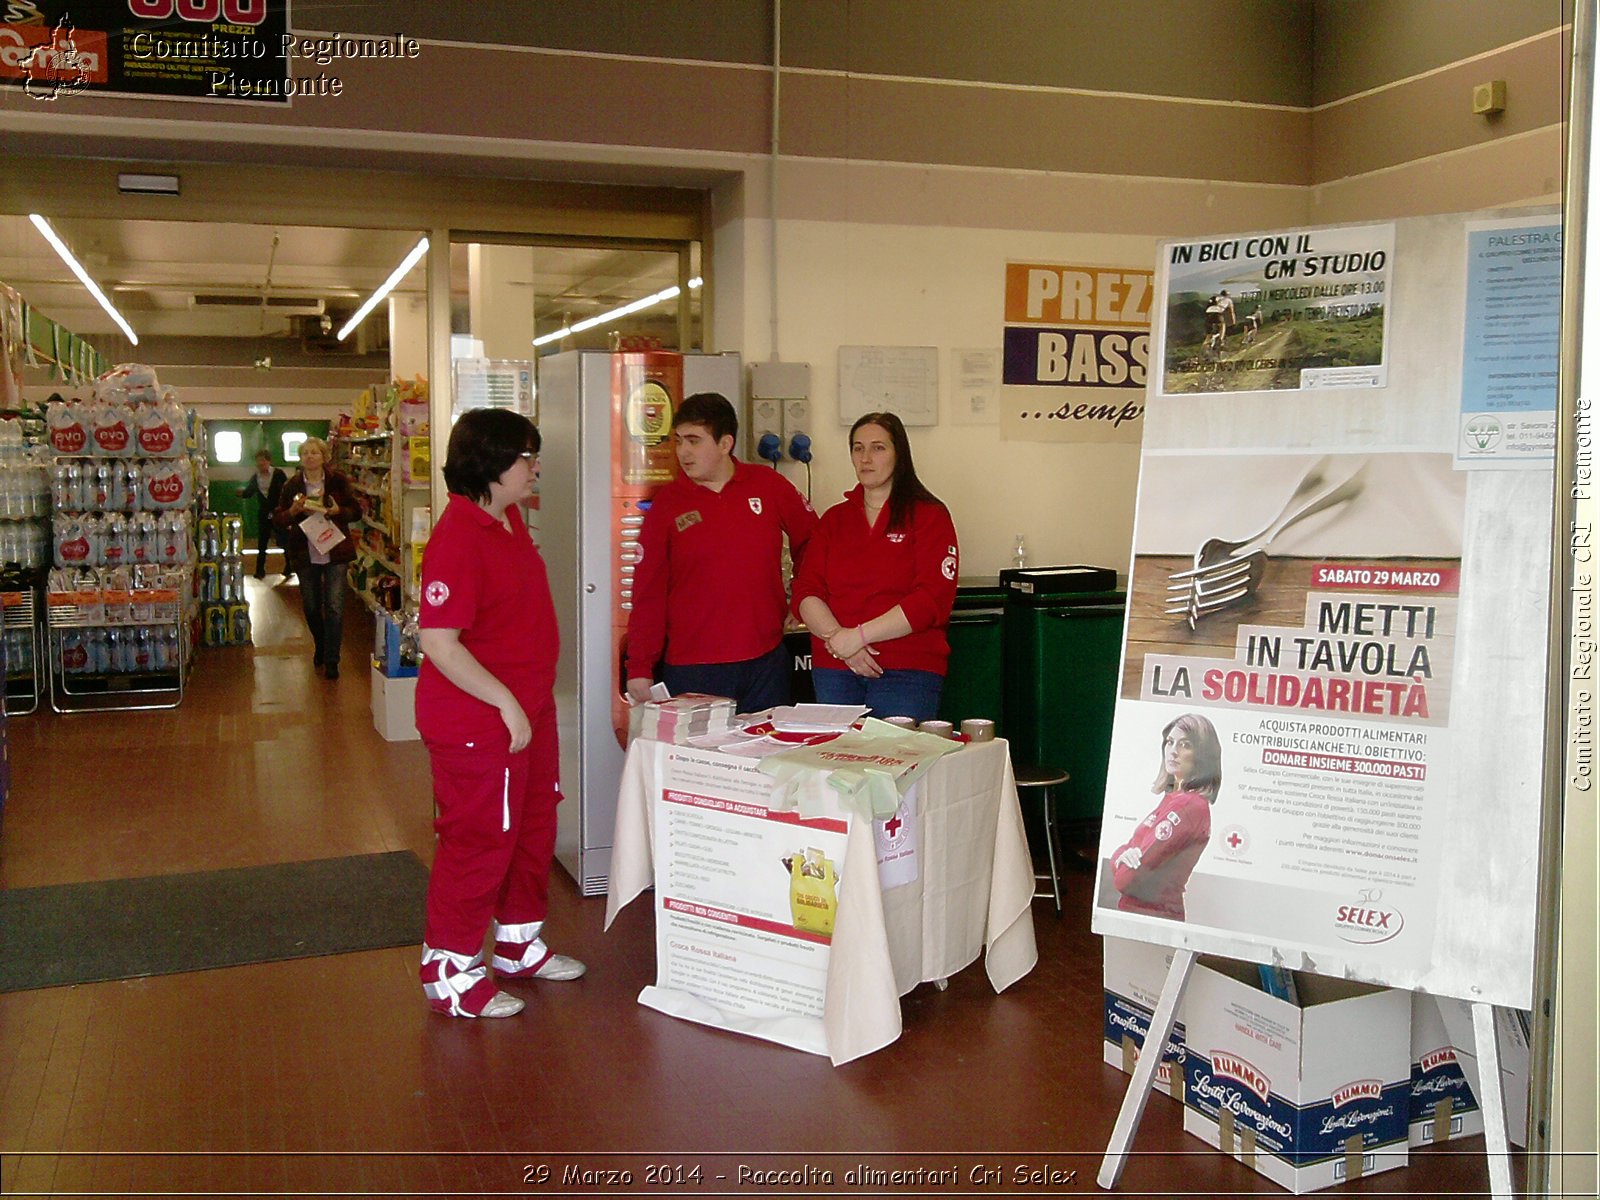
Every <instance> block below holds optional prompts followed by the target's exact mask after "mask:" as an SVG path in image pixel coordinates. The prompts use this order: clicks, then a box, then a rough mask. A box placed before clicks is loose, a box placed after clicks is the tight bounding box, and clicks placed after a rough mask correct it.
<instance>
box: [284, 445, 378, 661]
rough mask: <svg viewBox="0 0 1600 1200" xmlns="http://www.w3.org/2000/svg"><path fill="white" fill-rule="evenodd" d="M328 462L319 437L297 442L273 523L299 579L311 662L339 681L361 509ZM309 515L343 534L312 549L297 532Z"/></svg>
mask: <svg viewBox="0 0 1600 1200" xmlns="http://www.w3.org/2000/svg"><path fill="white" fill-rule="evenodd" d="M328 459H329V454H328V443H327V442H325V441H323V440H322V439H321V438H307V439H306V440H305V441H303V442H301V443H300V469H299V470H298V471H296V472H295V473H294V474H293V475H291V476H290V477H289V479H288V481H287V482H285V483H284V485H283V494H282V495H281V496H279V498H278V506H277V508H276V509H274V510H273V514H272V523H273V524H274V525H276V526H277V527H278V528H279V529H280V530H282V531H283V538H282V541H283V555H284V559H285V560H286V561H285V565H284V573H285V574H294V575H298V576H299V577H300V602H301V603H302V604H303V605H304V606H305V611H306V625H307V626H309V627H310V629H311V640H312V642H314V643H315V644H316V656H315V657H314V658H313V659H312V662H313V663H314V664H315V665H316V666H319V667H322V668H323V674H324V675H325V676H326V677H327V678H329V679H337V678H339V643H340V640H341V639H342V638H343V636H344V597H345V592H346V591H347V590H348V589H346V587H345V583H344V576H345V569H346V568H347V567H348V566H349V564H350V563H351V562H352V561H353V560H354V559H355V556H356V544H355V541H354V539H352V538H351V536H350V522H351V521H355V520H359V519H360V517H361V506H360V505H359V504H357V503H356V497H355V493H354V492H353V491H351V490H350V481H349V480H348V479H346V478H345V477H344V476H343V475H342V474H340V473H339V472H338V471H335V470H334V469H333V468H332V467H330V466H329V465H328ZM313 513H318V514H321V515H322V516H324V517H326V518H327V519H328V520H329V521H332V522H333V523H334V525H336V526H338V528H339V532H340V533H342V534H344V537H343V539H342V540H341V541H339V542H338V543H337V544H335V545H333V546H331V547H329V548H328V549H327V550H326V551H322V550H318V549H317V548H316V547H314V546H312V545H311V544H310V543H309V542H308V541H307V540H306V535H305V531H304V530H303V529H301V528H300V523H301V522H302V521H304V520H305V519H306V518H308V517H310V516H311V515H312V514H313Z"/></svg>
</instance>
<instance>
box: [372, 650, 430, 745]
mask: <svg viewBox="0 0 1600 1200" xmlns="http://www.w3.org/2000/svg"><path fill="white" fill-rule="evenodd" d="M372 727H373V728H374V729H376V730H377V731H378V732H379V733H380V734H382V735H383V739H384V741H386V742H411V741H416V740H417V739H418V738H419V737H421V735H420V734H419V733H418V732H417V677H416V676H415V675H409V676H406V677H405V678H401V679H391V678H390V677H389V676H387V675H385V674H384V673H383V672H382V671H380V670H378V668H377V667H376V666H374V667H373V668H372Z"/></svg>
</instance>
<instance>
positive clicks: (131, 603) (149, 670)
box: [47, 567, 194, 713]
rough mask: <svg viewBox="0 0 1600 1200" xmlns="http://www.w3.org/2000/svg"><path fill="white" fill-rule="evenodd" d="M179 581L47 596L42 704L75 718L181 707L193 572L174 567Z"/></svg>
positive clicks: (190, 659)
mask: <svg viewBox="0 0 1600 1200" xmlns="http://www.w3.org/2000/svg"><path fill="white" fill-rule="evenodd" d="M181 579H182V586H180V587H178V588H161V589H134V590H133V591H129V592H122V593H118V592H109V591H104V590H101V591H88V592H52V593H50V597H49V612H48V614H47V616H48V624H49V630H50V647H49V649H50V667H51V669H50V707H51V708H53V709H55V711H56V712H58V713H75V712H98V711H104V710H109V709H118V710H134V709H157V708H176V707H177V706H178V705H179V704H181V703H182V702H183V693H184V687H185V684H186V682H187V680H188V676H189V669H190V667H191V665H192V663H193V654H192V646H191V644H190V643H191V639H192V630H193V620H192V613H193V611H194V606H193V601H194V570H193V568H192V567H184V568H182V572H181ZM140 654H143V655H144V656H145V657H144V658H143V660H142V662H141V661H140V660H139V659H137V658H136V656H137V655H140Z"/></svg>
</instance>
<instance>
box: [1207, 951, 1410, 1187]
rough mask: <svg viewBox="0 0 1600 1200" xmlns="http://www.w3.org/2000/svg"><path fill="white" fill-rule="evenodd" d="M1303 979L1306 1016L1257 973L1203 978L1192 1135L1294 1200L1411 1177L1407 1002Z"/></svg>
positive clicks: (1248, 968)
mask: <svg viewBox="0 0 1600 1200" xmlns="http://www.w3.org/2000/svg"><path fill="white" fill-rule="evenodd" d="M1294 979H1295V986H1296V989H1297V990H1298V993H1299V1000H1300V1002H1299V1004H1298V1005H1296V1004H1291V1003H1290V1002H1289V1001H1287V1000H1280V999H1278V998H1277V997H1276V996H1272V995H1269V994H1268V993H1267V992H1265V991H1263V990H1262V988H1261V984H1260V973H1259V970H1258V968H1257V967H1256V966H1255V965H1254V964H1252V963H1235V962H1228V961H1227V960H1224V959H1208V960H1206V961H1205V962H1203V963H1201V964H1197V965H1196V966H1195V969H1194V972H1193V974H1192V975H1191V976H1190V979H1189V987H1188V990H1187V996H1186V998H1185V1006H1184V1017H1185V1035H1186V1036H1185V1039H1184V1067H1185V1074H1186V1076H1187V1079H1186V1081H1185V1085H1184V1112H1183V1127H1184V1129H1185V1130H1186V1131H1187V1132H1189V1133H1192V1134H1194V1135H1195V1136H1196V1137H1198V1138H1200V1139H1201V1140H1202V1141H1204V1142H1207V1143H1208V1144H1210V1145H1212V1146H1216V1147H1218V1148H1219V1149H1221V1150H1222V1151H1223V1153H1225V1154H1229V1155H1232V1156H1233V1157H1235V1158H1237V1159H1239V1161H1240V1162H1242V1163H1244V1164H1245V1165H1246V1166H1248V1167H1250V1168H1251V1169H1253V1170H1255V1171H1259V1172H1260V1173H1261V1174H1263V1175H1265V1176H1266V1177H1267V1178H1268V1179H1270V1180H1272V1181H1273V1182H1274V1183H1276V1184H1278V1185H1279V1186H1280V1187H1284V1188H1287V1189H1288V1190H1290V1191H1292V1192H1294V1193H1295V1194H1296V1195H1299V1194H1301V1193H1304V1192H1311V1191H1316V1190H1318V1189H1320V1188H1325V1187H1330V1186H1332V1185H1335V1184H1342V1183H1345V1182H1346V1181H1348V1180H1351V1179H1356V1178H1360V1177H1364V1176H1367V1175H1374V1174H1376V1173H1378V1172H1379V1171H1388V1170H1392V1169H1393V1168H1395V1167H1401V1166H1404V1165H1405V1164H1406V1162H1407V1161H1408V1158H1409V1155H1410V1151H1409V1147H1408V1145H1407V1141H1406V1132H1407V1126H1408V1123H1409V1118H1410V1112H1411V995H1410V993H1409V992H1402V991H1396V990H1393V989H1390V988H1377V987H1372V986H1370V985H1367V984H1361V983H1352V982H1350V981H1349V980H1344V979H1331V978H1325V977H1323V976H1318V975H1303V974H1298V973H1297V974H1296V975H1295V977H1294Z"/></svg>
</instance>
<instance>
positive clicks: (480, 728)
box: [416, 408, 584, 1017]
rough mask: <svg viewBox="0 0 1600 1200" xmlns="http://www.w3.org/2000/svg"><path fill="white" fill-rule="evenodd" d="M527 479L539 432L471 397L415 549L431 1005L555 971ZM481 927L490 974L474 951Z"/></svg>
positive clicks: (547, 619) (478, 1010)
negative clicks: (488, 941)
mask: <svg viewBox="0 0 1600 1200" xmlns="http://www.w3.org/2000/svg"><path fill="white" fill-rule="evenodd" d="M538 478H539V431H538V430H537V429H536V428H534V426H533V423H532V422H531V421H529V420H528V419H527V418H526V417H524V416H522V415H521V414H520V413H515V412H511V411H509V410H507V409H496V408H480V409H473V410H472V411H470V412H467V413H466V414H464V415H463V416H462V417H461V419H460V420H459V421H457V422H456V425H455V428H454V429H453V430H451V431H450V445H449V450H448V454H447V457H446V459H445V465H444V479H445V485H446V486H447V487H448V488H449V490H450V501H449V504H448V506H447V507H446V508H445V511H444V515H443V516H442V517H440V519H439V521H438V523H437V524H436V525H435V526H434V528H433V534H432V536H431V537H429V539H428V546H427V549H426V550H425V551H424V552H423V556H422V611H421V614H420V617H419V621H418V624H419V625H420V627H421V643H422V652H423V663H422V672H421V675H420V677H419V678H418V680H417V709H416V711H417V732H418V733H420V734H421V735H422V739H423V741H424V742H425V743H426V744H427V747H428V757H429V760H430V761H431V763H432V767H433V796H434V802H435V804H436V805H437V810H438V817H437V818H436V819H435V821H434V823H433V828H434V832H435V833H436V834H437V835H438V846H437V849H436V850H435V852H434V857H433V872H432V874H431V875H430V876H429V879H428V906H427V919H426V924H425V926H424V931H423V946H422V969H421V977H422V990H423V994H424V995H426V996H427V998H428V1003H429V1004H430V1005H431V1006H432V1008H433V1009H434V1011H435V1012H440V1013H444V1014H446V1015H448V1016H452V1017H510V1016H514V1015H516V1014H517V1013H518V1012H520V1011H522V1006H523V1001H522V999H521V998H520V997H518V996H513V995H512V994H511V993H509V992H504V991H500V990H498V989H497V986H496V985H497V982H504V981H506V980H510V979H516V980H531V979H545V980H568V979H577V978H578V977H579V976H580V975H582V974H583V973H584V965H583V964H582V963H581V962H579V961H578V960H577V959H575V958H569V957H567V956H566V955H564V954H552V953H551V952H550V949H549V948H548V947H547V946H546V945H545V944H544V940H543V938H542V936H541V934H542V933H543V930H544V923H545V918H546V916H547V915H548V913H549V896H550V860H551V858H552V857H553V855H554V853H555V844H556V805H557V804H559V803H560V801H561V784H560V779H559V774H558V772H559V759H558V748H557V741H556V706H555V696H554V688H555V680H556V658H557V656H558V654H559V653H560V648H561V644H560V634H559V632H558V630H557V629H556V612H555V603H554V601H553V600H552V599H551V597H550V580H549V576H548V575H547V574H546V572H545V565H544V559H543V558H542V557H540V554H539V551H538V549H537V548H536V547H535V546H534V544H533V539H532V538H530V537H529V536H528V525H527V521H526V520H525V519H524V516H523V509H522V503H523V501H525V500H527V499H528V498H529V497H530V496H531V495H533V486H534V484H535V483H536V482H537V481H538ZM491 925H492V927H493V930H494V964H493V965H494V973H495V979H493V980H491V979H490V978H489V974H488V971H487V969H486V968H485V966H484V962H483V944H484V936H485V934H486V933H487V932H488V931H489V929H490V928H491Z"/></svg>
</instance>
